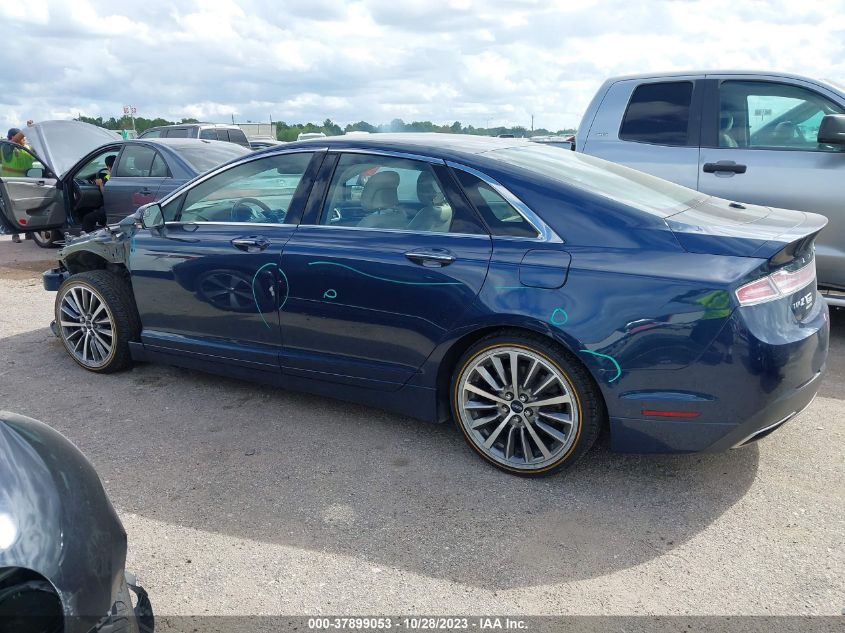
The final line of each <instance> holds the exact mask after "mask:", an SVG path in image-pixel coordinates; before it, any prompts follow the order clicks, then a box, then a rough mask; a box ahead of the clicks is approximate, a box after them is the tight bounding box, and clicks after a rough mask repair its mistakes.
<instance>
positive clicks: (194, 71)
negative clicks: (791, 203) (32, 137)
mask: <svg viewBox="0 0 845 633" xmlns="http://www.w3.org/2000/svg"><path fill="white" fill-rule="evenodd" d="M0 24H2V26H3V56H2V62H0V123H2V127H3V129H4V130H5V128H7V127H9V126H11V125H16V126H22V124H23V123H24V122H25V121H26V119H28V118H33V119H47V118H71V117H75V116H77V114H79V113H82V114H84V115H88V116H103V117H110V116H120V115H121V114H122V108H123V105H125V104H132V105H134V106H135V107H136V108H137V109H138V114H139V116H146V117H154V116H164V117H166V118H170V119H176V120H178V119H180V118H182V117H195V118H198V119H201V120H210V121H221V122H222V121H230V120H231V116H232V115H233V114H234V116H235V119H236V120H237V121H239V122H241V121H247V120H253V121H258V120H262V121H267V120H269V119H270V117H272V118H273V120H283V121H288V122H305V121H315V122H318V121H319V122H321V121H323V120H324V119H325V118H331V119H332V120H334V121H336V122H339V123H341V124H346V123H349V122H354V121H358V120H361V119H363V120H366V121H369V122H371V123H386V122H389V121H390V120H391V119H393V118H397V117H398V118H402V119H404V120H406V121H412V120H431V121H434V122H436V123H447V122H448V123H451V122H452V121H455V120H459V121H461V122H462V123H464V124H465V125H466V124H471V125H475V126H479V127H483V126H486V125H488V123H489V125H491V126H495V125H517V124H521V125H525V126H530V123H531V114H532V113H533V114H534V117H535V118H534V121H535V126H536V127H546V128H550V129H559V128H563V127H574V126H576V125H577V124H578V122H579V120H580V116H581V113H582V111H583V110H584V108H585V107H586V105H587V102H588V101H589V99H590V97H591V96H592V94H593V92H594V91H595V90H596V88H597V87H598V86H599V85H600V83H601V82H602V80H603V79H605V78H606V77H608V76H611V75H616V74H624V73H637V72H645V71H657V70H676V69H693V68H695V69H700V68H719V67H722V68H753V69H777V70H781V71H789V72H795V73H799V74H805V75H809V76H813V77H818V78H828V79H833V80H835V81H837V82H839V83H845V0H832V1H831V0H829V1H826V2H816V1H814V0H803V1H801V2H796V1H794V0H790V1H788V2H786V1H784V0H763V1H760V2H757V1H750V0H674V1H648V0H644V1H643V2H631V1H630V0H593V1H591V0H568V1H565V2H555V1H553V0H538V1H536V2H535V1H533V0H509V1H495V0H494V1H490V2H475V1H474V0H448V1H447V0H358V1H349V2H343V1H342V0H291V1H284V0H272V1H271V0H216V1H212V0H121V1H120V2H111V1H100V2H91V1H89V0H65V1H52V0H0Z"/></svg>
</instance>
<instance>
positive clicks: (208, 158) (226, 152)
mask: <svg viewBox="0 0 845 633" xmlns="http://www.w3.org/2000/svg"><path fill="white" fill-rule="evenodd" d="M177 151H178V152H179V155H180V156H181V157H182V158H184V159H185V160H186V161H187V162H188V164H190V165H191V167H193V168H194V169H196V170H197V173H198V174H203V173H205V172H207V171H208V170H209V169H214V168H215V167H217V166H218V165H222V164H223V163H225V162H227V161H230V160H232V159H233V158H237V157H238V156H243V155H244V154H249V153H250V151H251V150H249V149H247V148H246V147H243V146H242V145H236V144H235V143H225V142H223V141H207V142H205V143H201V144H198V145H192V146H191V147H180V148H179V149H178V150H177Z"/></svg>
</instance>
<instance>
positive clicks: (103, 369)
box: [55, 270, 141, 374]
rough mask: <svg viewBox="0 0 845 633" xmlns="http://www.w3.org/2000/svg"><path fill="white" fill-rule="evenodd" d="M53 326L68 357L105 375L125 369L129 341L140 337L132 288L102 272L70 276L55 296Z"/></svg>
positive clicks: (117, 278) (139, 326)
mask: <svg viewBox="0 0 845 633" xmlns="http://www.w3.org/2000/svg"><path fill="white" fill-rule="evenodd" d="M55 312H56V325H57V329H58V331H59V337H60V338H61V339H62V343H63V344H64V346H65V349H66V350H67V351H68V353H69V354H70V356H71V358H73V360H75V361H76V362H77V363H78V364H79V365H81V366H82V367H84V368H85V369H87V370H89V371H93V372H97V373H101V374H108V373H112V372H115V371H119V370H121V369H124V368H126V367H128V366H129V365H130V364H131V362H132V358H131V356H130V353H129V342H130V341H137V340H139V339H140V335H141V322H140V319H139V317H138V310H137V308H136V306H135V299H134V297H133V296H132V289H131V288H130V287H129V284H128V283H126V281H124V280H123V279H121V278H120V277H118V276H117V275H115V274H113V273H110V272H108V271H106V270H89V271H86V272H82V273H78V274H76V275H72V276H71V277H68V279H66V280H65V282H64V283H63V284H62V285H61V286H60V287H59V291H58V292H57V293H56V306H55Z"/></svg>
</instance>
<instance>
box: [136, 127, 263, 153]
mask: <svg viewBox="0 0 845 633" xmlns="http://www.w3.org/2000/svg"><path fill="white" fill-rule="evenodd" d="M138 138H202V139H206V140H209V141H228V142H229V143H237V144H238V145H243V146H244V147H246V148H248V149H249V140H248V139H247V137H246V134H244V131H243V130H242V129H241V128H239V127H238V126H237V125H229V124H226V123H179V124H176V125H160V126H159V127H151V128H150V129H148V130H145V131H144V132H143V133H142V134H141V135H140V136H138Z"/></svg>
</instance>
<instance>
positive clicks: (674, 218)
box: [664, 197, 827, 263]
mask: <svg viewBox="0 0 845 633" xmlns="http://www.w3.org/2000/svg"><path fill="white" fill-rule="evenodd" d="M664 221H665V222H666V224H667V226H668V227H669V229H670V230H671V231H672V233H673V234H674V235H675V237H676V238H677V240H678V243H679V244H680V245H681V246H682V247H683V248H684V249H685V250H687V251H689V252H691V253H707V254H711V255H731V256H738V257H759V258H764V259H769V258H774V257H775V256H776V255H778V256H780V255H781V254H782V252H785V251H793V252H798V251H803V250H805V248H803V247H806V246H809V245H810V244H811V243H812V240H813V239H815V236H816V235H817V234H818V232H819V231H821V230H822V229H823V228H824V227H825V225H826V224H827V218H825V217H824V216H822V215H818V214H815V213H806V212H804V211H791V210H788V209H775V208H771V207H763V206H759V205H754V204H739V203H736V202H730V201H728V200H723V199H721V198H715V197H710V198H706V199H704V200H703V201H701V202H700V203H698V204H697V205H695V206H693V207H689V208H687V209H685V210H683V211H680V212H678V213H675V214H673V215H670V216H669V217H667V218H665V220H664ZM799 245H800V246H801V247H802V248H799ZM780 259H781V260H782V261H780V262H778V263H786V260H783V257H780Z"/></svg>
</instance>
